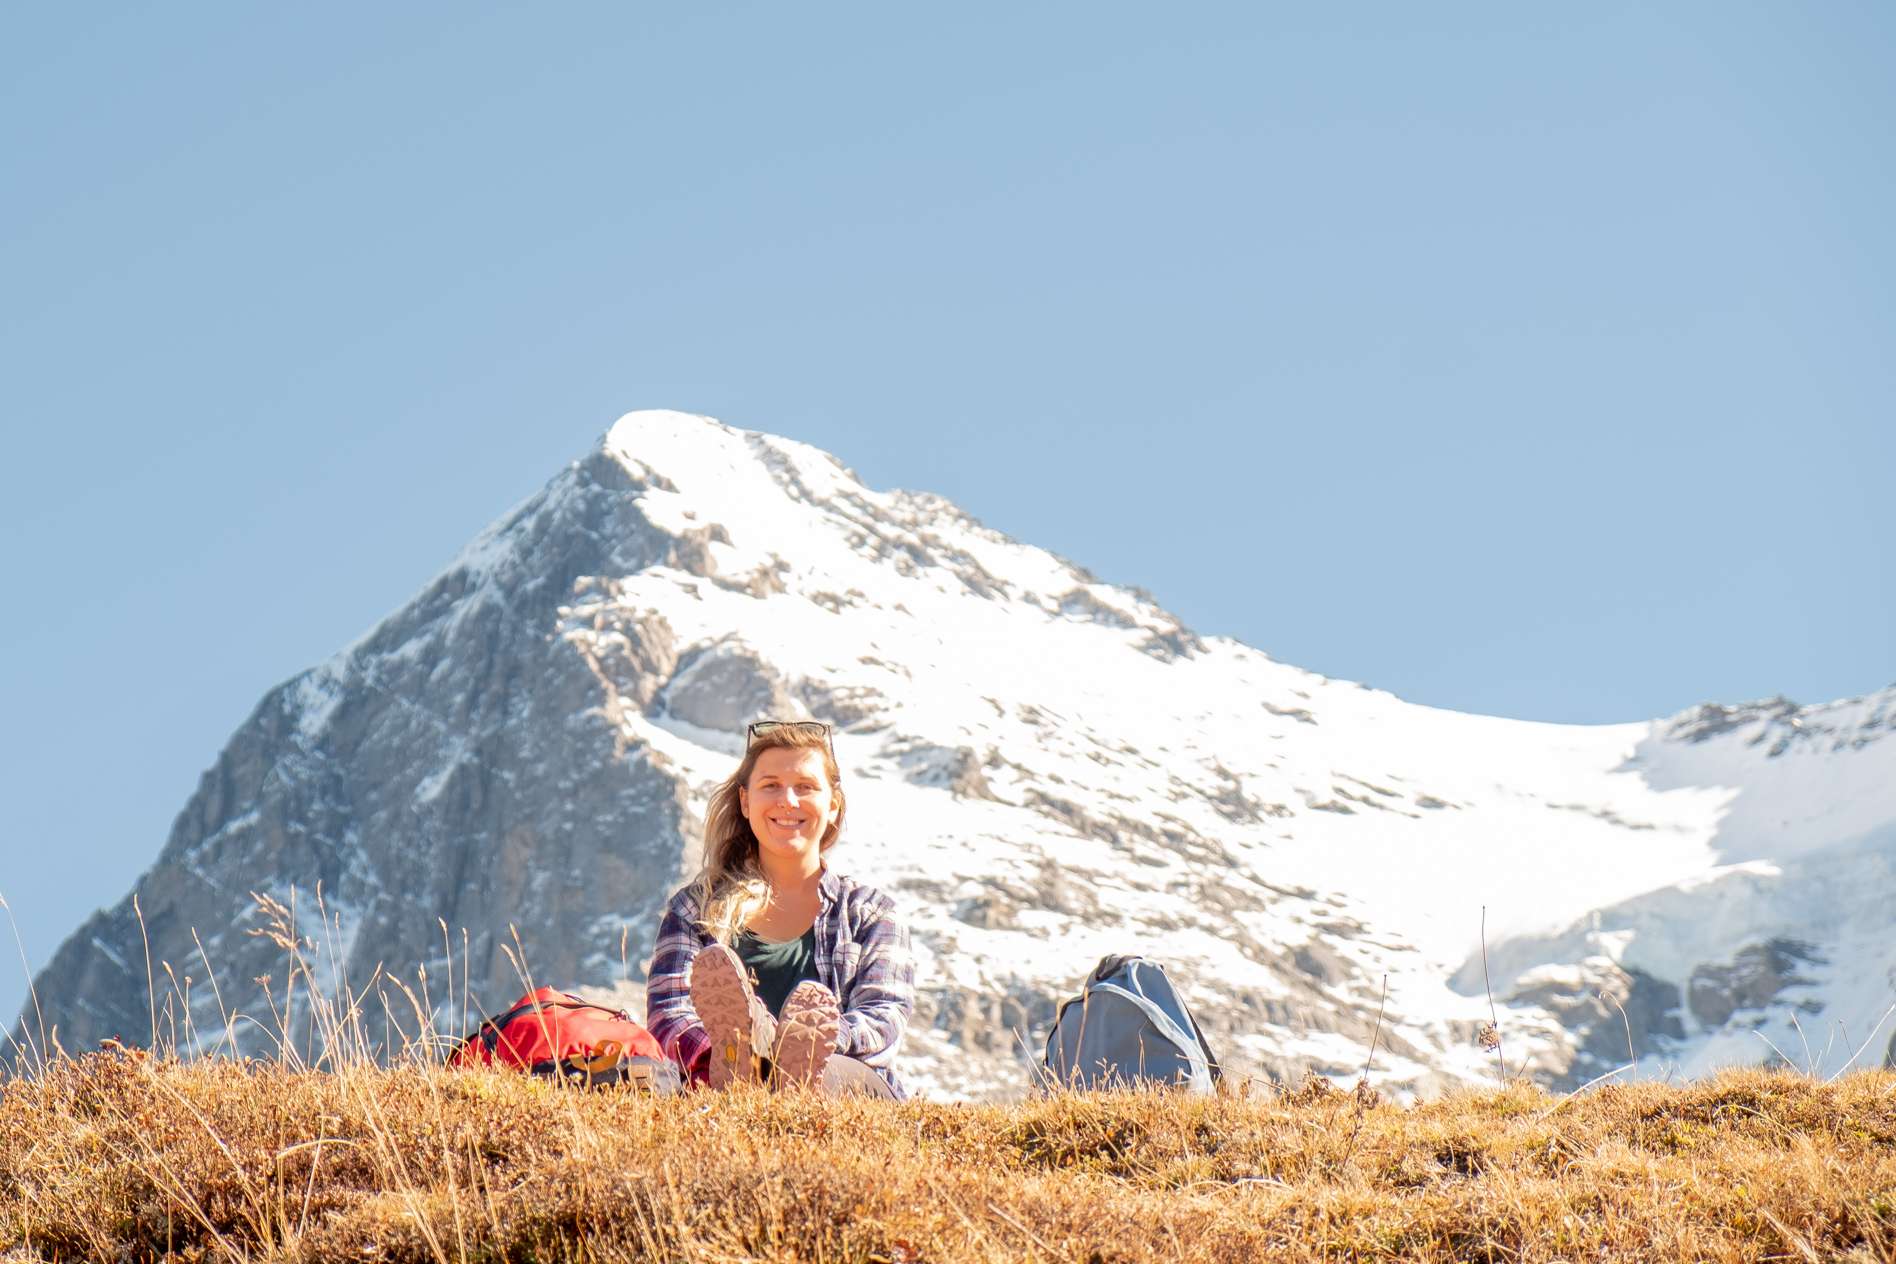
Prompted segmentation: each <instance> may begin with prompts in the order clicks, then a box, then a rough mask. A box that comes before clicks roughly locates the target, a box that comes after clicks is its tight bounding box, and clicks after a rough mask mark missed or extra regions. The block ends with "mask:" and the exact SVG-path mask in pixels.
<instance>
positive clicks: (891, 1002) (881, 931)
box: [836, 896, 915, 1067]
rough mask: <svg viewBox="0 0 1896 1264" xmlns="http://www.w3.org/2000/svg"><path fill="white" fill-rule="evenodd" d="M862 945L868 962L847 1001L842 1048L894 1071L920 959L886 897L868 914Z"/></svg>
mask: <svg viewBox="0 0 1896 1264" xmlns="http://www.w3.org/2000/svg"><path fill="white" fill-rule="evenodd" d="M856 940H857V942H859V943H860V944H862V958H861V960H860V962H859V963H858V964H857V966H856V973H855V977H854V978H853V979H852V980H851V982H850V984H849V987H848V989H847V992H848V995H846V996H844V997H843V998H842V1003H843V1024H842V1030H841V1031H840V1032H839V1033H838V1034H837V1038H836V1039H837V1047H838V1049H839V1050H840V1051H841V1052H843V1053H846V1054H848V1055H850V1056H851V1057H853V1058H856V1059H859V1060H860V1061H862V1062H866V1063H868V1064H869V1065H870V1066H873V1067H890V1066H893V1065H894V1063H895V1055H896V1051H897V1050H898V1049H899V1048H901V1045H902V1035H903V1033H904V1032H906V1031H907V1030H908V1020H909V1013H910V1012H911V1011H912V1010H913V1009H914V1008H915V960H914V958H913V957H912V956H910V955H909V933H908V926H907V924H906V923H904V922H903V921H902V919H901V918H899V917H897V916H896V914H895V910H894V906H893V905H892V904H891V903H890V902H889V900H888V898H887V897H886V896H883V897H880V898H878V899H877V900H876V901H875V902H874V903H873V904H870V905H869V906H868V907H866V908H864V909H863V911H862V921H861V922H860V923H858V926H857V932H856Z"/></svg>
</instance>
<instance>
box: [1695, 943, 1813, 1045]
mask: <svg viewBox="0 0 1896 1264" xmlns="http://www.w3.org/2000/svg"><path fill="white" fill-rule="evenodd" d="M1824 963H1825V958H1824V956H1823V954H1822V953H1820V952H1818V951H1817V949H1816V948H1815V947H1814V946H1812V945H1810V944H1807V943H1805V942H1804V941H1802V940H1800V939H1768V940H1765V941H1764V942H1763V943H1759V944H1750V945H1747V946H1746V947H1745V948H1742V949H1740V950H1739V952H1738V955H1737V956H1735V957H1733V958H1732V960H1731V961H1730V962H1728V963H1719V964H1714V963H1708V964H1706V965H1702V966H1700V967H1698V969H1696V970H1694V971H1692V981H1691V985H1690V987H1689V988H1688V990H1687V996H1688V997H1689V998H1690V1000H1691V1004H1692V1017H1694V1018H1696V1019H1698V1021H1699V1022H1700V1023H1701V1024H1702V1025H1704V1026H1706V1027H1717V1026H1719V1025H1721V1024H1723V1023H1725V1022H1726V1021H1727V1020H1729V1019H1730V1018H1731V1016H1732V1015H1733V1014H1734V1013H1736V1012H1737V1011H1739V1010H1741V1009H1763V1008H1765V1007H1766V1006H1768V1005H1770V1004H1771V1003H1773V1002H1774V1001H1776V1000H1777V999H1778V997H1779V995H1780V994H1781V993H1783V991H1784V990H1785V989H1786V988H1788V987H1793V986H1796V985H1800V984H1808V983H1810V982H1811V981H1812V980H1811V979H1809V978H1807V977H1806V976H1804V975H1801V974H1799V973H1797V968H1798V967H1799V966H1800V965H1823V964H1824ZM1816 1008H1818V1009H1821V1008H1822V1007H1821V1006H1817V1007H1816Z"/></svg>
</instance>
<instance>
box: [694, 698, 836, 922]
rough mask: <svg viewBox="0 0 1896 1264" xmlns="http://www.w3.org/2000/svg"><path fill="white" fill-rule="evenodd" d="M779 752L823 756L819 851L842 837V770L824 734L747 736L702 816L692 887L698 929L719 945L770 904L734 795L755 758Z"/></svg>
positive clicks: (782, 730)
mask: <svg viewBox="0 0 1896 1264" xmlns="http://www.w3.org/2000/svg"><path fill="white" fill-rule="evenodd" d="M782 749H790V750H815V751H822V752H823V772H824V775H825V776H827V777H828V778H829V783H830V787H831V789H833V790H834V791H835V793H836V819H835V820H834V821H832V822H830V827H829V828H828V829H827V830H825V831H823V837H822V839H821V841H820V843H819V846H820V847H821V848H822V850H824V851H826V852H827V851H828V850H829V849H830V848H831V847H832V846H834V845H835V842H836V839H837V836H838V835H840V834H841V833H842V832H843V816H844V814H845V812H846V811H847V810H848V804H847V803H846V802H845V801H844V799H843V774H842V770H841V769H839V768H838V767H837V766H836V753H835V751H833V750H832V749H831V747H830V739H829V737H828V735H827V734H824V733H819V732H816V731H815V730H813V729H806V728H801V727H796V726H792V725H787V724H786V725H779V726H778V727H776V728H772V729H766V730H765V731H764V732H762V733H759V734H758V735H757V736H755V737H753V738H752V739H751V742H750V746H749V747H748V748H747V749H746V750H745V751H744V760H743V762H742V763H740V764H738V766H737V771H736V772H734V773H732V774H731V775H730V777H729V778H727V779H726V780H725V781H724V782H723V784H721V785H719V786H718V788H717V791H716V792H715V793H713V794H712V796H711V806H710V807H709V808H707V809H705V814H704V867H703V868H702V869H700V870H699V871H698V878H697V881H696V884H695V885H696V888H697V896H698V907H699V908H700V909H702V910H703V912H702V913H701V914H700V916H699V920H698V924H699V926H700V927H702V928H703V930H704V932H705V933H706V934H707V935H710V936H711V937H712V938H713V939H716V940H717V941H718V942H719V943H724V944H728V943H730V942H731V941H732V940H733V939H735V938H737V932H738V931H739V929H741V928H742V927H743V925H744V923H745V922H747V921H749V920H750V919H751V918H753V917H755V916H756V915H757V914H758V913H759V912H761V911H762V910H763V908H764V905H765V904H766V903H767V902H768V901H769V899H770V884H769V882H767V881H765V879H764V871H763V867H762V865H761V864H760V863H759V861H758V859H757V835H756V834H755V833H753V832H752V831H751V826H750V820H749V819H748V818H747V817H746V816H745V815H744V805H743V801H742V795H741V793H740V792H741V791H743V790H744V789H745V788H746V787H747V786H749V785H750V779H751V773H753V772H754V771H756V769H757V760H758V757H759V756H761V755H762V754H763V753H764V752H765V751H767V750H782Z"/></svg>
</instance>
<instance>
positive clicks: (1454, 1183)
mask: <svg viewBox="0 0 1896 1264" xmlns="http://www.w3.org/2000/svg"><path fill="white" fill-rule="evenodd" d="M166 1256H170V1257H172V1258H176V1259H228V1260H248V1259H286V1260H287V1259H294V1260H335V1259H353V1260H421V1261H459V1260H464V1259H484V1260H495V1259H536V1260H568V1259H571V1260H595V1259H597V1260H606V1259H666V1260H687V1261H711V1260H742V1259H765V1260H825V1261H849V1260H856V1261H870V1260H881V1261H891V1262H893V1261H911V1262H912V1261H920V1260H929V1261H936V1260H982V1259H995V1260H1040V1259H1051V1260H1100V1261H1107V1260H1127V1261H1136V1260H1244V1259H1261V1258H1271V1259H1281V1260H1342V1259H1391V1258H1398V1259H1419V1260H1524V1259H1525V1260H1556V1259H1564V1260H1581V1259H1585V1260H1601V1259H1611V1260H1632V1259H1655V1258H1659V1259H1707V1260H1766V1259H1780V1260H1832V1259H1846V1260H1864V1261H1872V1260H1874V1261H1892V1260H1896V1074H1892V1073H1890V1072H1886V1071H1874V1072H1860V1073H1855V1074H1852V1075H1849V1076H1846V1077H1844V1078H1841V1079H1839V1080H1837V1081H1836V1082H1834V1083H1830V1084H1825V1083H1822V1082H1820V1081H1817V1080H1815V1079H1813V1078H1811V1077H1808V1076H1803V1075H1798V1074H1795V1073H1790V1072H1783V1071H1778V1072H1770V1071H1732V1072H1727V1073H1725V1074H1722V1075H1720V1076H1718V1077H1716V1078H1714V1079H1711V1080H1707V1081H1704V1082H1700V1083H1695V1084H1687V1085H1676V1086H1669V1085H1663V1084H1656V1083H1642V1084H1632V1085H1606V1086H1602V1087H1598V1088H1595V1089H1592V1090H1590V1091H1588V1092H1585V1093H1582V1094H1578V1095H1575V1096H1572V1097H1566V1098H1558V1097H1550V1096H1548V1095H1546V1094H1545V1093H1543V1092H1541V1091H1540V1090H1538V1089H1534V1088H1530V1087H1526V1086H1514V1087H1509V1088H1507V1089H1504V1090H1498V1091H1493V1092H1484V1093H1468V1094H1464V1095H1458V1096H1452V1097H1449V1098H1446V1099H1444V1100H1440V1101H1435V1102H1430V1103H1424V1104H1421V1105H1417V1106H1412V1107H1403V1106H1398V1105H1394V1104H1390V1103H1386V1102H1383V1101H1380V1100H1378V1099H1377V1097H1376V1095H1375V1094H1374V1093H1373V1092H1369V1091H1363V1092H1359V1093H1354V1094H1353V1093H1346V1092H1341V1091H1339V1090H1336V1089H1333V1088H1331V1087H1330V1086H1329V1085H1328V1084H1327V1083H1324V1082H1319V1081H1313V1082H1311V1083H1310V1084H1307V1085H1305V1086H1304V1087H1303V1088H1302V1089H1301V1090H1299V1091H1296V1092H1291V1093H1285V1092H1277V1091H1258V1092H1252V1093H1248V1094H1233V1095H1229V1096H1225V1097H1221V1098H1211V1099H1194V1098H1186V1097H1180V1096H1175V1095H1170V1094H1163V1093H1146V1094H1118V1095H1099V1096H1093V1095H1071V1096H1058V1097H1051V1098H1044V1099H1037V1100H1031V1101H1028V1102H1026V1103H1023V1104H1019V1105H1014V1106H966V1105H955V1104H946V1103H927V1102H914V1103H906V1104H899V1105H898V1104H891V1103H886V1102H870V1101H834V1100H825V1099H821V1098H814V1097H810V1096H807V1095H803V1094H795V1095H778V1096H771V1095H768V1094H765V1093H761V1092H758V1091H755V1090H744V1091H734V1092H731V1093H726V1094H716V1095H714V1094H710V1093H697V1094H690V1095H686V1096H682V1097H677V1098H669V1099H655V1098H651V1097H646V1096H640V1095H636V1094H633V1093H628V1092H613V1091H608V1092H588V1091H585V1090H572V1089H566V1088H563V1087H562V1086H560V1085H557V1084H551V1083H545V1082H540V1081H535V1080H532V1079H529V1078H528V1077H525V1076H520V1075H511V1074H507V1073H496V1072H452V1071H446V1070H441V1069H437V1068H426V1067H406V1068H397V1069H377V1068H373V1067H366V1066H357V1067H347V1066H345V1067H342V1068H341V1069H339V1070H336V1071H308V1070H299V1069H295V1068H293V1067H290V1066H285V1065H280V1064H277V1063H260V1062H250V1063H237V1062H232V1061H229V1060H202V1061H198V1062H193V1063H184V1062H178V1061H174V1060H170V1059H165V1058H152V1057H148V1056H146V1055H144V1054H142V1053H139V1052H136V1051H109V1052H104V1053H99V1054H93V1055H88V1056H86V1057H84V1058H81V1059H78V1060H77V1061H61V1062H59V1063H57V1064H55V1065H54V1066H52V1067H51V1068H49V1069H48V1070H47V1071H46V1072H44V1073H43V1074H42V1075H40V1076H38V1077H35V1078H31V1079H15V1080H10V1081H6V1082H5V1083H4V1085H3V1086H0V1259H4V1260H7V1261H14V1260H41V1259H45V1260H69V1259H107V1260H112V1259H151V1258H161V1257H166Z"/></svg>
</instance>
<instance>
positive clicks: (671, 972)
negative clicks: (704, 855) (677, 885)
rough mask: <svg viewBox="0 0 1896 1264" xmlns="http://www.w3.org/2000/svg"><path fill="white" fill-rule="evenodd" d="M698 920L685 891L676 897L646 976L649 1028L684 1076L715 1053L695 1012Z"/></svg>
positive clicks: (699, 938)
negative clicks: (694, 963) (693, 972)
mask: <svg viewBox="0 0 1896 1264" xmlns="http://www.w3.org/2000/svg"><path fill="white" fill-rule="evenodd" d="M696 916H697V907H696V905H695V904H693V903H692V902H691V901H690V899H689V897H688V896H687V895H686V894H685V893H684V892H680V893H679V894H678V895H675V896H673V897H672V900H671V902H670V903H669V904H667V905H666V906H665V916H664V917H663V918H662V919H661V920H660V921H659V924H658V943H657V945H656V946H655V947H654V948H653V950H652V969H651V973H649V974H648V975H646V977H645V1029H646V1030H647V1031H649V1032H651V1033H652V1038H653V1039H655V1040H657V1041H658V1045H659V1048H661V1049H663V1050H664V1051H665V1055H666V1056H667V1057H669V1058H670V1059H671V1060H672V1061H673V1062H675V1063H677V1064H678V1065H679V1066H680V1067H681V1068H683V1069H684V1070H685V1071H686V1072H690V1071H691V1070H692V1068H693V1066H694V1065H695V1064H696V1063H697V1062H698V1060H699V1059H700V1058H701V1057H703V1056H704V1055H705V1054H706V1053H708V1052H709V1050H710V1048H711V1037H710V1036H708V1035H706V1034H705V1030H704V1024H703V1023H701V1022H699V1021H698V1012H697V1011H696V1010H694V1009H692V1008H691V963H692V961H693V960H695V959H696V958H697V956H698V949H699V948H701V947H702V946H703V944H704V937H703V936H702V935H700V934H699V933H698V928H697V926H696V925H695V918H696Z"/></svg>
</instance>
